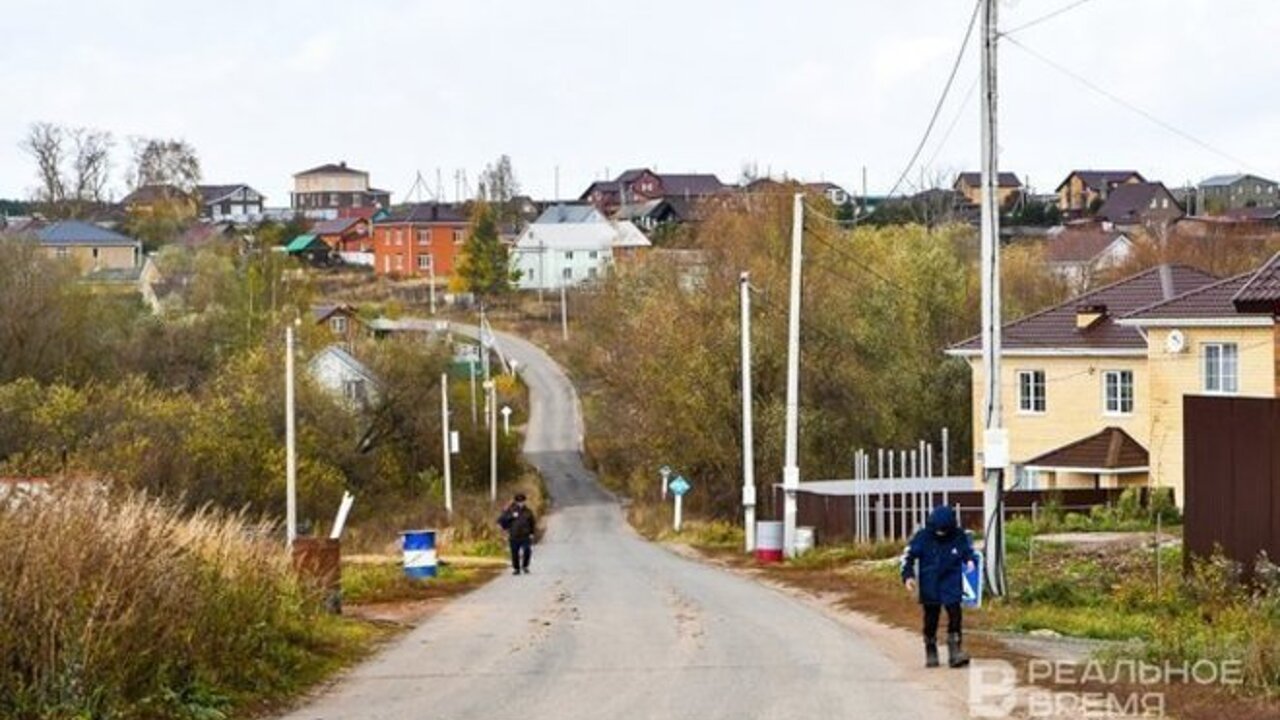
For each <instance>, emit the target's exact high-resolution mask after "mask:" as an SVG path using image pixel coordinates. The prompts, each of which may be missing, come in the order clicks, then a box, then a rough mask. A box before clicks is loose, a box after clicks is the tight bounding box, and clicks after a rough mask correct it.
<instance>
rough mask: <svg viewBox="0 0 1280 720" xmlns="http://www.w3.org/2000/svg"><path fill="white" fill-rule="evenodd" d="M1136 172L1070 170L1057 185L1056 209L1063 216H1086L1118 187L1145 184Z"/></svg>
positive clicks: (1143, 179) (1144, 180)
mask: <svg viewBox="0 0 1280 720" xmlns="http://www.w3.org/2000/svg"><path fill="white" fill-rule="evenodd" d="M1146 181H1147V179H1146V178H1144V177H1142V175H1141V174H1140V173H1139V172H1138V171H1137V170H1072V171H1071V172H1070V173H1069V174H1068V175H1067V177H1066V178H1065V179H1064V180H1063V181H1062V182H1061V183H1059V184H1058V188H1057V189H1056V190H1055V191H1054V192H1056V193H1057V194H1058V209H1059V210H1061V211H1062V213H1063V214H1064V215H1073V216H1077V217H1078V216H1080V215H1085V214H1088V213H1089V212H1090V211H1091V210H1092V209H1093V208H1094V206H1095V204H1097V205H1100V204H1102V203H1103V202H1105V201H1106V199H1107V197H1108V196H1110V195H1111V191H1112V190H1114V189H1115V188H1116V187H1119V186H1120V185H1128V184H1129V183H1140V182H1146Z"/></svg>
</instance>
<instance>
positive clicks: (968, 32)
mask: <svg viewBox="0 0 1280 720" xmlns="http://www.w3.org/2000/svg"><path fill="white" fill-rule="evenodd" d="M981 7H982V2H981V0H979V2H975V3H974V4H973V14H971V15H970V16H969V26H968V27H967V28H965V31H964V40H963V41H962V42H961V43H960V50H959V52H957V53H956V60H955V62H954V63H953V64H952V65H951V72H950V73H949V74H948V75H947V82H946V84H945V85H943V86H942V95H941V96H939V97H938V102H937V104H936V105H934V107H933V114H932V115H930V116H929V124H928V125H927V126H926V127H925V129H924V136H923V137H921V138H920V143H919V144H918V145H916V149H915V152H913V153H911V160H909V161H908V162H907V166H906V167H905V168H903V169H902V174H901V175H899V176H898V181H897V182H895V183H894V184H893V188H891V189H890V190H889V194H888V196H887V197H893V196H894V195H895V194H896V193H897V192H898V188H900V187H901V186H902V182H903V181H904V180H906V179H907V175H909V174H910V173H911V169H912V168H913V167H915V164H916V161H917V160H919V159H920V153H921V152H923V151H924V146H925V144H926V143H928V142H929V135H930V134H931V133H932V132H933V126H934V125H935V124H937V122H938V116H939V115H941V114H942V106H943V104H944V103H946V101H947V95H949V94H950V93H951V86H952V85H953V84H954V83H955V80H956V73H957V72H959V71H960V63H961V61H962V60H964V51H965V50H966V49H968V47H969V38H971V37H972V36H973V28H974V26H975V25H976V24H977V22H978V10H979V9H980V8H981Z"/></svg>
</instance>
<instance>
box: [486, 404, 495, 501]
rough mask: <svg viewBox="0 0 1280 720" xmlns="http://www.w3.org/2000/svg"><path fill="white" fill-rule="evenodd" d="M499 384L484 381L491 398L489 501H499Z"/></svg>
mask: <svg viewBox="0 0 1280 720" xmlns="http://www.w3.org/2000/svg"><path fill="white" fill-rule="evenodd" d="M497 387H498V386H497V383H495V382H494V381H492V380H485V381H484V390H485V392H486V393H487V394H488V398H489V500H490V501H491V502H497V501H498V417H497V408H498V391H497Z"/></svg>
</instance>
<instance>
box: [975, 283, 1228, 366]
mask: <svg viewBox="0 0 1280 720" xmlns="http://www.w3.org/2000/svg"><path fill="white" fill-rule="evenodd" d="M1162 267H1163V268H1167V269H1168V281H1169V288H1168V290H1169V293H1168V295H1167V296H1168V297H1176V296H1177V295H1179V294H1181V293H1185V292H1188V291H1190V290H1193V289H1195V288H1198V287H1201V286H1203V285H1205V284H1208V283H1211V282H1213V281H1214V279H1215V278H1214V277H1213V276H1212V275H1209V274H1207V273H1203V272H1201V271H1199V270H1196V269H1195V268H1192V267H1187V266H1185V265H1164V266H1157V267H1153V268H1151V269H1149V270H1145V271H1143V272H1140V273H1138V274H1137V275H1132V276H1130V277H1127V278H1125V279H1123V280H1120V281H1118V282H1115V283H1112V284H1111V285H1107V286H1105V287H1101V288H1098V289H1097V290H1093V291H1090V292H1087V293H1085V294H1083V295H1079V296H1077V297H1074V298H1071V299H1070V300H1068V301H1066V302H1064V303H1062V304H1060V305H1055V306H1053V307H1051V308H1048V309H1046V310H1041V311H1040V312H1038V313H1035V314H1033V315H1028V316H1026V317H1024V318H1021V319H1019V320H1015V321H1013V322H1011V323H1007V324H1006V325H1005V326H1004V330H1003V332H1002V333H1001V346H1002V348H1003V349H1004V351H1005V352H1007V351H1010V350H1058V349H1064V350H1066V349H1070V350H1116V349H1122V350H1143V349H1146V347H1147V341H1146V340H1144V339H1143V338H1142V335H1141V334H1140V333H1139V332H1138V330H1137V329H1136V328H1131V327H1124V326H1122V325H1118V324H1116V322H1115V319H1116V318H1119V317H1121V316H1123V315H1126V314H1128V313H1131V312H1133V311H1134V310H1137V309H1139V308H1143V307H1147V306H1149V305H1151V304H1152V303H1156V302H1159V301H1160V300H1162V299H1163V298H1165V297H1166V294H1165V287H1164V281H1163V280H1162V279H1161V277H1160V276H1161V273H1162V270H1161V268H1162ZM1098 305H1102V306H1105V307H1106V310H1107V315H1106V317H1105V318H1103V319H1102V320H1101V321H1099V322H1097V323H1095V324H1093V325H1091V326H1090V327H1088V328H1087V329H1084V330H1080V329H1078V328H1077V327H1076V309H1077V308H1080V307H1085V306H1098ZM981 349H982V338H981V336H977V337H972V338H970V339H968V340H966V341H964V342H962V343H959V344H958V345H953V346H952V347H951V350H953V351H960V352H967V351H977V350H981Z"/></svg>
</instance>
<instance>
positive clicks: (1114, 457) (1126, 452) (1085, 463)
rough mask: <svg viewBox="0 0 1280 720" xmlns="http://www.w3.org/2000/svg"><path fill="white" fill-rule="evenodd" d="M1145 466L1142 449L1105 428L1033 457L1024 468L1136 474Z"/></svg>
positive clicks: (1119, 432) (1127, 437)
mask: <svg viewBox="0 0 1280 720" xmlns="http://www.w3.org/2000/svg"><path fill="white" fill-rule="evenodd" d="M1148 463H1149V456H1148V454H1147V449H1146V448H1144V447H1142V445H1141V444H1139V443H1138V441H1137V440H1134V439H1133V438H1132V437H1131V436H1130V435H1129V433H1127V432H1125V431H1124V430H1122V429H1120V428H1118V427H1108V428H1106V429H1104V430H1103V431H1102V432H1100V433H1098V434H1096V435H1090V436H1089V437H1086V438H1082V439H1080V440H1076V441H1075V442H1073V443H1068V444H1066V445H1063V446H1062V447H1060V448H1057V449H1054V450H1050V451H1049V452H1047V453H1044V454H1043V455H1040V456H1038V457H1034V458H1032V459H1030V460H1028V461H1027V462H1026V463H1025V464H1026V465H1028V466H1032V467H1045V468H1080V469H1094V470H1139V469H1141V468H1145V467H1147V466H1148Z"/></svg>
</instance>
